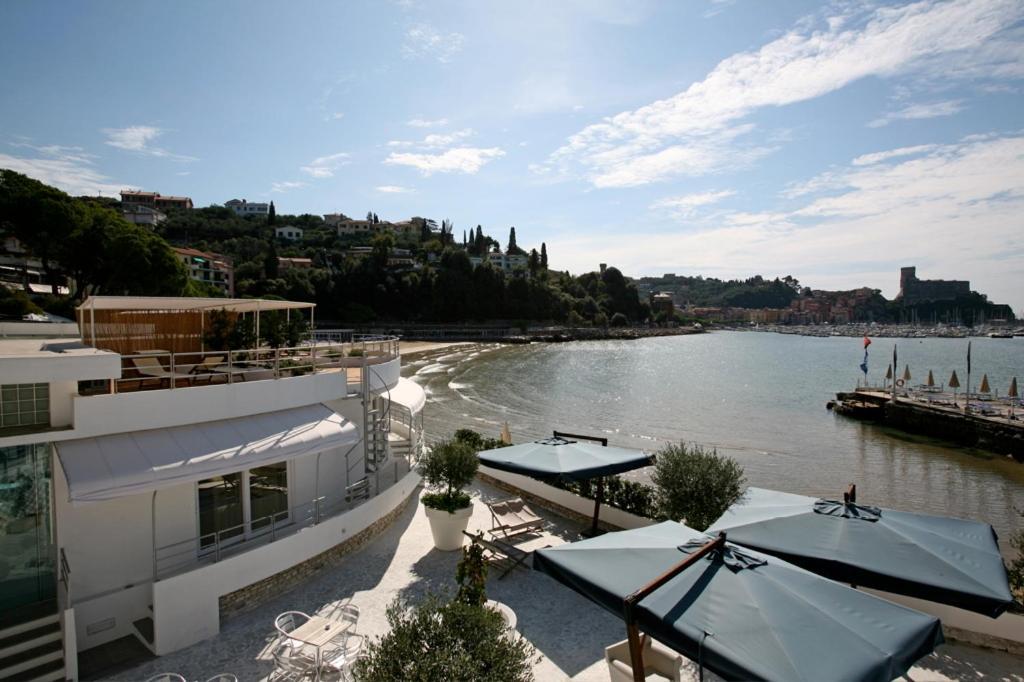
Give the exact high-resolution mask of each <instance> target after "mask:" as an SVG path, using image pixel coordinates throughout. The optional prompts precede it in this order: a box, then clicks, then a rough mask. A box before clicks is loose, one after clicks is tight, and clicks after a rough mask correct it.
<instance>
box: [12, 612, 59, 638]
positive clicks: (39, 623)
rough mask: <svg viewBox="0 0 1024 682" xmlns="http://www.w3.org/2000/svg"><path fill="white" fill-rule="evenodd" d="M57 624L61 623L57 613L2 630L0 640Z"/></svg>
mask: <svg viewBox="0 0 1024 682" xmlns="http://www.w3.org/2000/svg"><path fill="white" fill-rule="evenodd" d="M57 622H59V619H58V616H57V614H56V613H51V614H48V615H45V616H42V617H41V618H36V619H35V620H27V621H25V622H24V623H18V624H17V625H12V626H10V627H8V628H4V629H3V630H0V639H7V638H8V637H11V636H12V635H17V634H20V633H22V632H25V631H26V630H35V629H36V628H41V627H43V626H44V625H49V624H50V623H57Z"/></svg>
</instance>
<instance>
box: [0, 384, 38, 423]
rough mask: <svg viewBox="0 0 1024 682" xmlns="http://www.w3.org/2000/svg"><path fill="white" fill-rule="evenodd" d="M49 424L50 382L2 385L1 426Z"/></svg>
mask: <svg viewBox="0 0 1024 682" xmlns="http://www.w3.org/2000/svg"><path fill="white" fill-rule="evenodd" d="M49 425H50V385H49V384H5V385H3V386H0V428H5V427H18V426H49Z"/></svg>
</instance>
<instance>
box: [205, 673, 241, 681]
mask: <svg viewBox="0 0 1024 682" xmlns="http://www.w3.org/2000/svg"><path fill="white" fill-rule="evenodd" d="M206 682H238V677H237V676H235V675H233V674H231V673H218V674H216V675H214V676H213V677H211V678H209V679H208V680H206Z"/></svg>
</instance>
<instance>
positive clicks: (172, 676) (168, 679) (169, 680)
mask: <svg viewBox="0 0 1024 682" xmlns="http://www.w3.org/2000/svg"><path fill="white" fill-rule="evenodd" d="M146 682H188V680H186V679H185V678H184V677H182V676H181V675H179V674H178V673H157V674H156V675H153V676H152V677H150V678H149V679H147V680H146Z"/></svg>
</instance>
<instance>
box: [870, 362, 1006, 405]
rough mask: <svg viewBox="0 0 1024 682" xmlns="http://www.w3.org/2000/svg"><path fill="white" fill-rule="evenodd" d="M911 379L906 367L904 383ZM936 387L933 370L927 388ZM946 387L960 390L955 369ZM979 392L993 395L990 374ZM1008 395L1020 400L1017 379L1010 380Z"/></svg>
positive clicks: (982, 378) (982, 381) (986, 375)
mask: <svg viewBox="0 0 1024 682" xmlns="http://www.w3.org/2000/svg"><path fill="white" fill-rule="evenodd" d="M892 377H893V374H892V365H889V368H888V370H887V371H886V373H885V378H886V379H887V380H890V381H891V380H892ZM910 379H911V376H910V365H906V367H904V369H903V381H905V382H906V381H910ZM934 385H935V375H934V374H932V371H931V370H928V380H927V381H926V382H925V386H929V387H930V386H934ZM946 385H948V386H949V387H950V388H960V378H959V377H958V376H957V375H956V370H955V369H954V370H953V374H951V375H950V377H949V381H947V382H946ZM978 392H979V393H991V392H992V387H991V385H989V382H988V374H987V373H986V374H984V375H982V377H981V386H979V387H978ZM1006 395H1007V397H1010V398H1019V397H1020V393H1019V391H1018V389H1017V377H1013V378H1012V379H1010V388H1009V390H1008V391H1007V392H1006Z"/></svg>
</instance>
